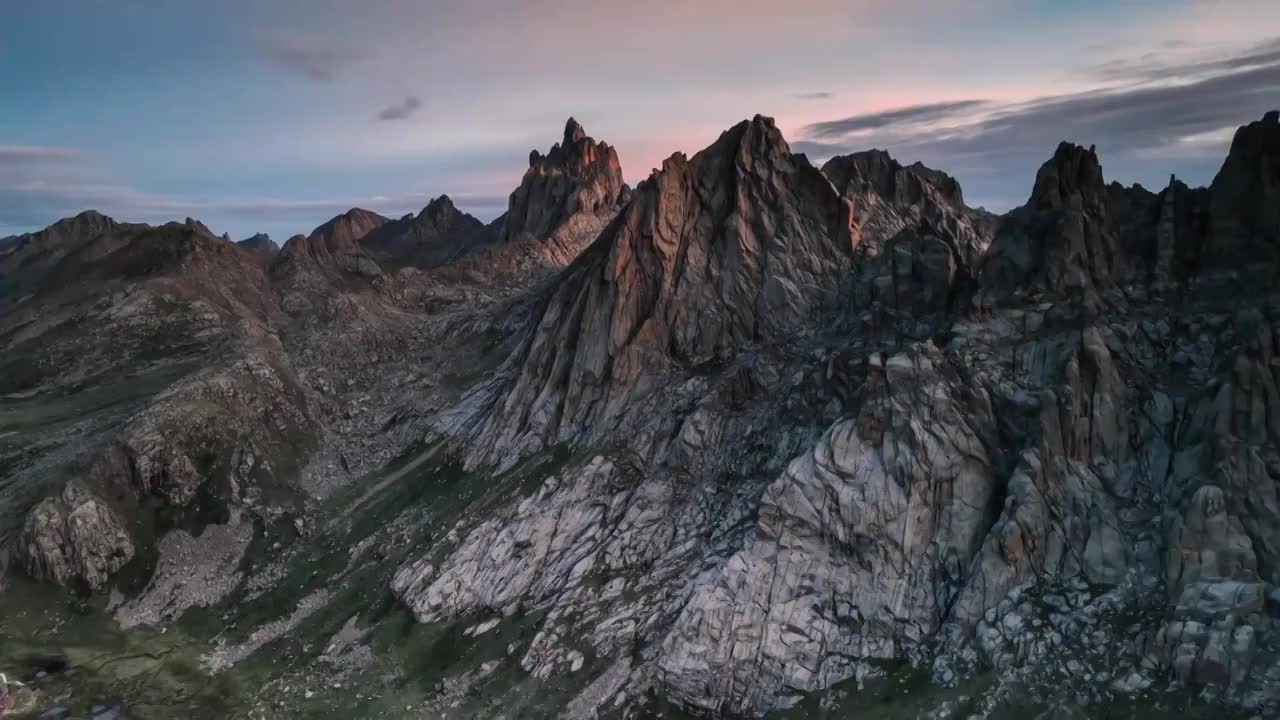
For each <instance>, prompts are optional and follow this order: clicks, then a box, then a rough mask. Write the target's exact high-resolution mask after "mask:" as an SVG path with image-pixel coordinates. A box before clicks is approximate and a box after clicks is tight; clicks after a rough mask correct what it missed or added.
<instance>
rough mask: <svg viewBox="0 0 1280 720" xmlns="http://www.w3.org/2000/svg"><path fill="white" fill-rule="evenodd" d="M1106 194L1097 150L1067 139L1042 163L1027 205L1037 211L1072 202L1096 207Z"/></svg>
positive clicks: (1055, 207)
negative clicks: (1069, 141)
mask: <svg viewBox="0 0 1280 720" xmlns="http://www.w3.org/2000/svg"><path fill="white" fill-rule="evenodd" d="M1105 193H1106V183H1105V182H1104V181H1103V179H1102V164H1101V163H1100V162H1098V154H1097V151H1096V149H1095V148H1094V147H1093V146H1090V147H1089V148H1088V149H1085V148H1083V147H1081V146H1079V145H1075V144H1072V143H1068V142H1063V143H1061V144H1059V145H1058V149H1057V150H1056V151H1055V152H1054V153H1053V157H1052V158H1050V159H1049V160H1048V161H1047V162H1045V164H1044V165H1041V166H1040V170H1039V172H1037V173H1036V181H1035V187H1034V189H1032V191H1031V199H1030V200H1029V201H1028V203H1027V204H1028V205H1029V206H1031V207H1033V208H1035V209H1037V210H1058V209H1062V208H1064V207H1067V206H1068V205H1070V204H1071V203H1079V204H1080V205H1081V206H1092V207H1096V206H1097V205H1098V204H1099V203H1100V202H1101V200H1102V198H1103V197H1104V196H1105Z"/></svg>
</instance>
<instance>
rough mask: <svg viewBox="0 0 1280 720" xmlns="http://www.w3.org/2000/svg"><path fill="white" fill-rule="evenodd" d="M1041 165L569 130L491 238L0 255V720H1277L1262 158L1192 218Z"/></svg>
mask: <svg viewBox="0 0 1280 720" xmlns="http://www.w3.org/2000/svg"><path fill="white" fill-rule="evenodd" d="M1046 150H1047V151H1048V150H1052V155H1051V157H1049V158H1048V160H1047V161H1046V162H1045V163H1044V164H1043V165H1042V166H1041V167H1040V169H1039V171H1038V173H1037V174H1036V176H1035V178H1034V179H1029V180H1032V188H1031V192H1030V195H1029V197H1028V199H1027V202H1026V203H1025V204H1024V205H1022V206H1020V207H1018V208H1016V209H1014V210H1012V211H1010V212H1008V213H1005V214H1003V215H996V214H993V213H990V212H987V211H985V210H982V209H978V208H970V207H968V206H967V205H966V204H965V200H964V195H963V192H962V190H961V187H960V185H959V183H958V182H957V181H956V180H955V179H954V178H952V177H950V176H948V175H947V174H945V173H944V172H941V171H938V170H934V169H930V168H927V167H925V166H923V165H921V164H919V163H916V164H913V165H902V164H901V163H899V162H898V161H896V160H895V159H893V158H892V157H890V156H889V154H888V153H885V152H883V151H878V150H870V151H866V152H860V153H855V154H852V155H845V156H839V157H834V158H832V159H830V160H829V161H827V162H826V163H825V164H823V165H822V166H821V167H817V166H815V165H814V164H812V163H811V162H810V161H809V160H808V159H807V158H806V157H805V156H804V155H802V154H796V153H793V152H792V151H791V148H790V147H789V145H788V144H787V142H786V140H785V139H784V138H783V135H782V133H781V131H780V130H779V129H778V128H777V127H776V125H775V123H774V122H773V121H772V120H771V119H769V118H766V117H762V116H756V117H755V118H753V119H750V120H746V121H743V122H741V123H739V124H738V125H735V126H734V127H732V128H730V129H728V130H727V131H725V132H724V133H723V134H722V135H721V136H720V137H719V138H718V139H717V140H716V141H715V142H714V143H712V144H711V145H710V146H708V147H707V148H705V149H704V150H702V151H700V152H698V153H696V154H693V155H692V156H686V155H685V154H683V153H676V154H674V155H672V156H671V157H670V158H668V159H667V160H666V161H664V162H663V164H662V167H661V168H659V169H656V170H654V171H653V173H652V174H651V175H650V176H649V177H648V178H647V179H646V180H644V181H643V182H641V183H639V184H638V185H637V186H636V187H635V188H631V187H629V186H627V185H626V184H625V183H624V182H623V175H622V169H621V164H620V161H619V158H618V154H617V152H616V150H615V149H614V148H612V147H611V146H609V145H608V144H606V143H604V142H598V141H596V140H595V139H593V138H591V137H589V136H588V135H587V134H586V131H585V130H584V129H583V128H582V126H581V125H580V124H578V123H577V122H576V121H575V120H573V119H570V120H569V121H568V122H567V124H566V127H565V130H564V134H563V136H562V137H561V138H560V140H559V141H558V142H556V143H555V144H554V145H553V146H552V147H551V149H550V150H549V151H548V152H547V153H546V154H543V153H541V152H538V151H534V152H532V153H531V155H530V157H529V168H528V170H527V172H526V173H525V175H524V177H523V178H522V181H521V183H520V185H519V187H518V188H517V189H516V190H515V191H513V192H512V193H511V196H510V199H509V203H508V210H507V212H506V213H505V214H504V215H503V216H502V217H500V218H498V219H497V220H496V221H494V222H493V223H490V224H485V223H483V222H481V221H479V220H477V219H476V218H474V217H471V216H470V215H467V214H466V213H464V212H462V211H460V210H458V209H457V208H456V207H455V206H454V204H453V202H452V201H451V200H450V199H449V197H448V196H443V195H442V196H440V197H438V198H435V199H433V200H431V201H430V202H429V203H428V205H427V206H426V207H425V208H424V209H423V210H422V211H421V212H419V213H418V214H416V215H415V214H409V215H405V216H404V217H402V218H399V219H389V218H386V217H383V216H381V215H378V214H377V213H373V212H371V211H368V210H363V209H359V208H355V209H352V210H350V211H348V212H347V213H344V214H342V215H339V216H337V217H335V218H333V219H331V220H330V221H328V222H326V223H324V224H323V225H321V226H319V227H317V228H316V229H315V230H313V231H312V232H311V233H310V234H308V235H305V236H304V235H296V236H294V237H292V238H290V239H288V241H287V242H285V243H284V244H283V246H277V245H276V243H275V242H274V241H272V239H271V238H269V237H267V236H265V235H255V236H254V237H251V238H248V239H246V240H243V241H240V242H238V243H237V242H233V241H231V240H230V239H229V238H226V237H225V236H222V237H220V236H218V235H216V234H214V233H213V232H212V231H211V230H210V229H209V228H207V227H205V226H204V225H203V224H202V223H200V222H199V221H197V220H194V219H190V218H188V219H186V220H185V221H184V222H173V223H168V224H165V225H160V226H149V225H142V224H132V223H123V222H118V221H116V220H114V219H112V218H109V217H106V216H104V215H102V214H100V213H97V212H94V211H86V212H83V213H81V214H79V215H77V216H75V217H72V218H67V219H64V220H60V221H58V222H56V223H54V224H53V225H50V226H49V227H48V228H45V229H44V230H41V231H39V232H35V233H31V234H27V235H20V236H16V237H13V238H6V239H4V240H0V348H3V350H2V351H0V672H5V673H6V677H9V678H21V679H22V683H23V684H21V685H17V684H14V685H13V686H12V687H10V686H8V685H5V686H4V688H3V689H2V690H0V692H3V693H4V695H2V696H0V699H3V700H5V701H6V702H10V704H11V706H12V708H13V709H14V711H15V712H19V713H27V714H30V715H31V716H32V717H46V716H48V717H67V716H69V715H71V714H73V713H82V714H83V713H88V714H92V715H93V716H95V717H97V716H98V714H99V713H98V710H97V708H104V709H103V710H102V712H103V713H106V712H108V711H110V712H118V713H120V715H117V716H116V717H123V716H124V713H126V712H127V713H129V716H130V717H134V716H136V717H143V718H145V717H173V716H176V715H178V714H183V715H185V716H188V717H193V718H201V717H210V718H212V717H227V716H230V715H235V716H246V715H247V716H251V717H433V718H440V717H448V718H478V717H484V718H494V717H505V718H517V717H529V718H541V717H563V718H573V719H581V720H587V719H588V718H601V719H603V718H648V717H666V718H682V717H726V718H738V717H765V716H767V717H776V718H837V717H864V716H865V717H894V718H897V717H903V718H906V717H921V718H924V717H930V718H943V717H983V718H1004V717H1008V718H1013V717H1039V718H1076V717H1132V718H1140V717H1141V718H1146V717H1209V716H1211V715H1212V716H1213V717H1215V718H1218V717H1224V716H1225V717H1235V716H1239V717H1269V716H1274V715H1277V714H1280V390H1277V384H1278V383H1280V289H1278V288H1277V285H1276V281H1275V278H1276V273H1277V271H1278V270H1280V113H1275V112H1272V113H1268V114H1267V115H1266V116H1264V117H1263V118H1262V119H1261V120H1258V121H1255V122H1251V123H1249V124H1247V125H1245V126H1243V127H1241V128H1240V129H1239V130H1238V131H1237V132H1236V133H1235V136H1234V139H1233V141H1232V143H1231V147H1230V150H1229V152H1228V155H1227V158H1226V160H1225V161H1224V163H1223V165H1222V167H1221V170H1220V171H1219V172H1218V174H1217V176H1216V177H1215V178H1214V179H1213V182H1212V183H1211V184H1210V185H1209V186H1208V187H1202V188H1191V187H1188V186H1187V185H1186V184H1184V183H1183V182H1181V181H1179V180H1178V179H1177V178H1173V177H1171V178H1170V181H1169V184H1168V186H1167V187H1165V188H1162V189H1159V190H1153V189H1147V188H1143V187H1141V186H1137V185H1134V186H1129V187H1126V186H1122V185H1120V184H1118V183H1115V182H1111V183H1108V182H1107V181H1106V180H1105V178H1104V175H1103V170H1102V164H1101V162H1100V160H1099V157H1098V154H1097V152H1096V150H1095V149H1094V148H1085V147H1081V146H1077V145H1073V144H1070V143H1063V144H1061V145H1059V146H1058V147H1057V148H1056V149H1052V148H1046ZM3 707H4V706H3V705H0V708H3ZM58 708H61V710H62V711H65V712H64V713H63V714H61V715H47V713H48V712H51V711H55V710H57V709H58ZM3 712H4V710H2V709H0V714H3ZM41 713H46V715H42V714H41Z"/></svg>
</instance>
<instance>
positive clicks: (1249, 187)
mask: <svg viewBox="0 0 1280 720" xmlns="http://www.w3.org/2000/svg"><path fill="white" fill-rule="evenodd" d="M1210 191H1211V193H1212V199H1211V205H1210V212H1211V214H1212V216H1213V219H1212V225H1211V228H1210V234H1211V238H1210V245H1211V247H1210V253H1211V256H1212V260H1213V261H1214V262H1215V263H1219V264H1231V263H1233V262H1236V261H1260V260H1269V261H1274V260H1276V259H1277V258H1280V111H1274V110H1273V111H1271V112H1268V113H1267V114H1266V115H1264V116H1263V118H1262V119H1261V120H1258V121H1254V122H1251V123H1249V124H1248V125H1245V126H1243V127H1241V128H1240V129H1238V130H1237V131H1236V134H1235V136H1234V137H1233V138H1232V140H1231V150H1230V151H1229V152H1228V153H1227V159H1226V161H1224V162H1223V164H1222V168H1221V169H1220V170H1219V171H1218V174H1217V175H1216V176H1215V177H1214V179H1213V184H1212V185H1210Z"/></svg>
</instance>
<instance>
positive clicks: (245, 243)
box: [237, 233, 280, 263]
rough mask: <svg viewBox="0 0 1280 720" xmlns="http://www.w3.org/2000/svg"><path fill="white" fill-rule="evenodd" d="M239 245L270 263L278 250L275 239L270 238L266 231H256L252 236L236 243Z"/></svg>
mask: <svg viewBox="0 0 1280 720" xmlns="http://www.w3.org/2000/svg"><path fill="white" fill-rule="evenodd" d="M237 244H238V245H239V246H240V247H242V248H245V249H246V250H249V251H251V252H253V253H255V254H257V255H258V256H259V257H260V258H262V261H263V262H266V263H270V262H271V261H272V260H274V259H275V257H276V255H277V254H278V253H279V252H280V246H279V245H277V244H276V241H275V240H272V239H271V236H270V235H267V234H266V233H257V234H255V235H253V236H252V237H247V238H245V239H244V240H241V241H240V242H239V243H237Z"/></svg>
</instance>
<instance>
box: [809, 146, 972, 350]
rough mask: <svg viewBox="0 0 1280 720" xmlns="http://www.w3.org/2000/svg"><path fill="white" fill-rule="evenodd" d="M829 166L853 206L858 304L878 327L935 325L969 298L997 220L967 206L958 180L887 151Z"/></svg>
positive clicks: (850, 157)
mask: <svg viewBox="0 0 1280 720" xmlns="http://www.w3.org/2000/svg"><path fill="white" fill-rule="evenodd" d="M822 172H823V173H824V174H825V175H826V176H827V177H828V178H830V179H831V182H832V183H834V184H835V186H836V188H837V189H838V190H839V191H840V192H841V194H842V195H843V196H844V197H845V198H846V199H847V200H848V201H849V203H850V205H851V206H852V208H853V223H854V231H855V242H856V244H857V246H858V259H857V262H856V269H855V277H856V280H855V283H854V289H853V302H854V308H855V309H856V310H857V312H859V313H860V314H861V316H862V317H861V319H862V320H864V321H867V324H868V325H869V326H870V327H874V326H875V325H877V324H880V323H882V322H883V321H885V320H895V321H898V322H899V323H900V324H905V325H912V326H914V325H916V324H918V323H923V324H925V325H927V324H928V323H927V322H925V321H927V320H928V318H929V316H930V315H931V314H933V313H937V312H940V311H945V310H948V309H950V307H951V305H952V304H953V302H954V301H956V300H957V299H959V298H961V297H963V296H964V291H966V290H967V289H968V288H969V287H970V286H971V285H972V282H973V278H974V275H975V274H976V267H977V264H978V262H979V261H980V259H981V258H982V255H983V253H984V252H985V251H986V249H987V246H988V245H989V244H990V242H991V234H992V232H993V229H994V226H995V221H994V218H992V217H991V216H989V215H987V214H986V213H984V212H982V211H978V210H972V209H970V208H968V207H967V206H966V205H965V204H964V195H963V193H962V192H961V190H960V184H959V183H958V182H956V181H955V179H954V178H952V177H950V176H949V175H947V174H945V173H942V172H939V171H937V170H933V169H930V168H927V167H925V166H924V165H921V164H920V163H915V164H914V165H911V166H909V167H903V166H902V165H900V164H899V163H898V162H897V161H895V160H894V159H893V158H891V157H890V156H889V154H888V153H886V152H884V151H881V150H871V151H868V152H863V153H855V154H853V155H845V156H841V157H835V158H832V159H831V160H829V161H828V162H827V163H826V164H825V165H823V167H822ZM909 330H910V331H911V332H919V333H922V334H925V335H927V334H928V330H927V329H925V328H923V327H911V328H909Z"/></svg>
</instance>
